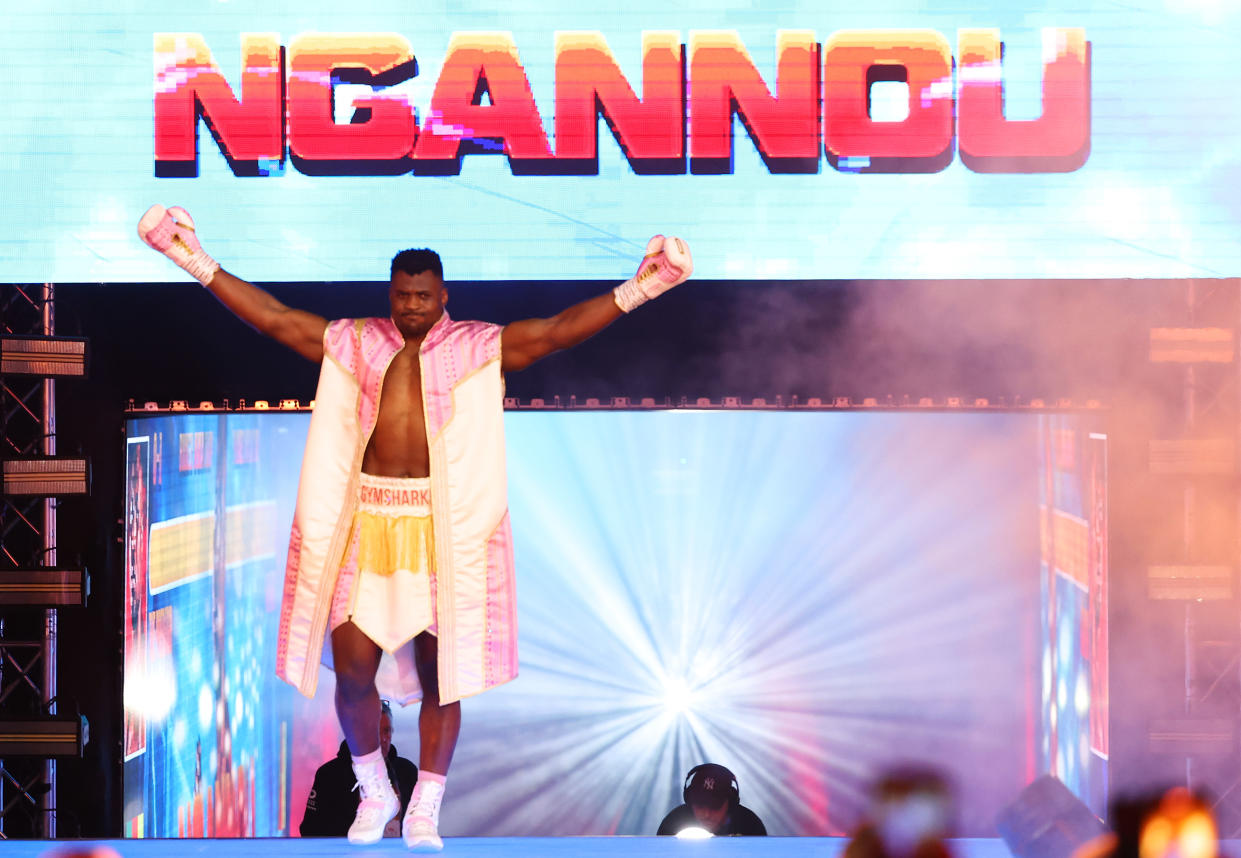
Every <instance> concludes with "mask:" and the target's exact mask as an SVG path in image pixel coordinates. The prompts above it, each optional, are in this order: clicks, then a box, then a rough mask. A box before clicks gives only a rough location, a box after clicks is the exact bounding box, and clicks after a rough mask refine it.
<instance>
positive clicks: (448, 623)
mask: <svg viewBox="0 0 1241 858" xmlns="http://www.w3.org/2000/svg"><path fill="white" fill-rule="evenodd" d="M501 330H502V329H501V328H500V327H499V326H498V325H492V324H488V323H484V322H454V321H452V320H451V319H449V317H448V314H447V313H445V314H444V315H443V316H442V317H441V318H440V319H439V321H437V322H436V323H435V325H434V326H432V328H431V330H430V331H429V332H428V333H427V336H426V339H424V340H423V342H422V346H421V348H420V350H419V359H420V363H421V367H422V395H423V403H424V415H425V418H426V423H427V439H428V446H429V448H430V457H431V516H432V523H433V525H432V526H433V527H434V530H435V568H436V581H437V586H436V605H435V618H436V622H437V624H438V633H439V683H440V699H441V700H442V702H444V703H451V702H452V701H454V700H459V699H461V698H462V697H469V696H470V695H473V694H478V693H479V692H481V691H485V690H487V689H488V688H491V687H493V686H496V685H499V684H501V683H503V682H507V681H508V680H510V679H512V678H513V677H514V676H516V675H517V611H516V600H515V592H514V579H513V548H512V534H511V531H510V527H509V516H508V498H507V493H508V489H507V483H506V476H505V462H504V379H503V376H502V374H501V372H500V333H501ZM404 346H405V340H404V338H403V337H402V335H401V333H400V331H398V330H397V327H396V324H395V323H394V322H393V321H392V320H391V319H340V320H337V321H334V322H332V323H330V324H329V325H328V328H327V331H326V332H325V334H324V338H323V350H324V357H323V365H322V368H321V369H320V373H319V386H318V389H317V391H316V393H315V407H314V413H313V414H312V416H311V420H310V430H309V433H308V435H307V438H306V453H305V457H304V458H303V460H302V473H301V479H300V482H299V485H298V490H297V506H296V510H295V512H294V515H293V531H292V534H291V536H290V538H289V557H288V564H287V566H286V570H285V582H284V600H283V604H282V606H281V613H280V637H279V641H278V644H277V654H276V672H277V674H278V675H279V676H280V677H281V678H282V679H284V680H285V681H286V682H288V683H290V684H291V685H293V686H295V687H296V688H297V689H298V690H299V691H301V692H302V693H303V694H304V695H306V696H307V697H312V696H314V693H315V687H316V685H317V682H318V667H319V662H320V659H321V658H322V657H324V656H325V655H326V656H330V652H331V647H330V641H329V639H328V631H329V630H328V628H327V625H328V615H329V611H330V609H331V602H332V594H333V591H334V589H335V585H336V579H337V574H338V572H339V569H340V566H341V562H342V559H344V558H345V555H346V549H347V545H346V542H347V540H348V536H349V530H350V523H351V521H352V518H353V513H354V510H355V507H356V505H357V498H358V480H359V475H360V473H361V470H362V456H363V454H364V453H365V451H366V445H367V442H368V441H369V440H370V437H371V432H372V431H373V430H374V428H375V422H376V418H377V416H378V412H379V396H380V390H381V386H382V384H383V379H384V374H385V373H386V372H387V369H388V366H389V365H390V364H391V362H392V359H393V357H395V356H396V354H397V352H399V351H400V350H401V349H402V348H403V347H404ZM412 649H413V647H411V646H408V645H405V646H401V647H399V648H397V650H396V651H395V652H394V653H393V654H394V655H395V656H396V659H397V671H396V672H397V679H396V680H395V682H396V685H397V687H396V688H395V689H394V688H381V692H386V693H388V694H389V696H391V697H392V698H393V699H395V700H398V701H400V702H402V703H408V702H409V701H411V700H415V699H417V698H418V697H420V696H421V693H422V691H421V688H420V687H419V685H418V679H417V674H416V673H415V672H414V669H413V658H412V652H411V651H412ZM325 663H329V662H328V661H326V660H325ZM390 673H391V672H390V671H386V670H385V669H382V668H381V671H380V681H381V684H383V683H384V678H385V676H390Z"/></svg>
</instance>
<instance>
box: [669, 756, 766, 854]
mask: <svg viewBox="0 0 1241 858" xmlns="http://www.w3.org/2000/svg"><path fill="white" fill-rule="evenodd" d="M682 797H683V798H684V799H685V804H682V805H678V806H677V807H674V808H673V809H672V810H671V811H670V812H669V813H668V815H667V816H665V817H664V821H663V822H661V823H659V830H658V831H656V832H655V833H656V834H679V833H680V832H681V831H683V830H684V829H686V828H701V829H704V830H705V831H707V832H709V833H711V834H714V835H715V836H717V837H727V836H730V835H745V834H749V835H765V834H767V828H766V827H765V826H764V825H763V821H762V820H761V819H759V818H758V815H757V814H756V813H755V812H754V811H752V810H750V809H749V808H748V807H745V806H743V805H742V804H741V793H740V791H739V790H738V788H737V778H736V776H735V775H734V774H733V773H732V772H730V771H729V770H728V769H726V768H724V767H723V766H718V765H716V764H715V763H704V764H703V765H701V766H694V767H693V768H692V769H690V770H689V773H688V774H687V775H686V776H685V788H684V789H683V790H682Z"/></svg>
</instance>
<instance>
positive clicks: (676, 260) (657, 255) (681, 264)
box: [612, 235, 694, 313]
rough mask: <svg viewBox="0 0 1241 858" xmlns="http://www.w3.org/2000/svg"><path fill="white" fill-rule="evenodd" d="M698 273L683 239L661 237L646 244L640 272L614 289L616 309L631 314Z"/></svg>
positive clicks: (639, 267) (656, 237)
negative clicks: (631, 311)
mask: <svg viewBox="0 0 1241 858" xmlns="http://www.w3.org/2000/svg"><path fill="white" fill-rule="evenodd" d="M693 273H694V262H693V260H692V259H691V258H690V255H689V245H688V244H687V243H686V242H685V241H684V240H682V239H679V238H665V237H664V236H662V235H657V236H655V237H654V238H652V239H651V240H650V241H648V242H647V243H646V256H644V257H643V258H642V262H641V263H640V264H639V265H638V273H637V274H635V275H633V276H632V277H630V278H629V279H628V280H626V281H625V282H624V283H622V284H621V285H619V286H617V287H616V288H615V289H613V290H612V296H613V298H614V299H615V300H616V306H618V307H620V308H621V309H622V310H623V311H625V312H626V313H628V312H629V311H630V310H632V309H634V308H635V307H637V306H640V305H641V304H645V303H646V302H647V301H649V300H651V299H652V298H655V297H658V296H659V295H662V294H663V293H665V292H667V291H668V290H669V289H671V288H672V287H673V286H676V285H677V284H678V283H684V282H685V281H686V280H688V279H689V276H690V275H691V274H693Z"/></svg>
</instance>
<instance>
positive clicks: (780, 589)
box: [125, 411, 1107, 837]
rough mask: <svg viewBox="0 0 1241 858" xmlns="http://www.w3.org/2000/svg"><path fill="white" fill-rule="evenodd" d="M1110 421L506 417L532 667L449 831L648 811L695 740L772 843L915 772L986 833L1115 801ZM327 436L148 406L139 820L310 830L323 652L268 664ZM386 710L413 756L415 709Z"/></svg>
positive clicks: (740, 415)
mask: <svg viewBox="0 0 1241 858" xmlns="http://www.w3.org/2000/svg"><path fill="white" fill-rule="evenodd" d="M1089 422H1090V421H1088V420H1086V419H1085V418H1084V417H1080V416H1074V415H1060V416H1056V417H1054V418H1049V417H1039V416H1038V415H1034V414H1013V413H1009V414H1004V413H981V412H971V413H939V414H937V413H911V412H886V413H863V412H793V411H772V412H759V411H652V412H623V411H598V412H590V411H583V412H530V411H526V412H520V411H518V412H509V413H508V414H507V415H506V428H507V435H508V470H509V495H510V500H511V512H512V522H513V533H514V540H515V543H516V560H517V567H518V605H519V625H520V663H521V673H520V676H519V677H518V678H517V680H515V681H514V682H512V683H510V684H508V685H506V686H503V687H500V688H498V689H495V690H492V691H490V692H487V693H485V694H482V695H480V696H478V697H475V698H470V699H468V700H466V701H465V702H464V704H463V707H464V708H463V712H464V727H463V731H462V736H461V742H460V745H459V747H458V751H457V755H456V758H455V760H454V763H453V770H452V791H451V794H450V795H451V800H450V801H447V802H446V804H445V806H444V818H443V823H444V825H443V830H444V831H445V832H447V833H449V834H453V835H576V834H651V833H653V832H654V830H655V828H656V826H657V825H658V823H659V820H660V819H661V818H662V816H663V815H664V813H666V812H667V811H668V810H669V809H670V808H671V807H673V806H674V805H675V804H678V803H679V802H680V798H679V792H680V781H681V778H682V777H683V775H684V773H685V771H687V770H688V769H689V768H690V767H691V766H692V765H695V764H697V763H699V762H703V761H705V760H712V761H716V762H721V763H724V764H726V765H728V766H729V767H730V768H732V770H733V771H734V772H735V773H736V774H737V776H738V779H739V782H740V786H741V796H742V801H743V803H744V804H746V805H747V806H748V807H751V808H752V809H754V810H755V811H756V812H757V813H758V814H759V815H760V817H762V818H763V820H764V821H765V823H766V824H767V827H768V828H769V829H770V830H771V831H772V832H773V833H777V834H798V835H820V834H840V833H844V832H845V831H847V830H848V829H849V828H850V827H851V826H852V825H853V824H855V823H856V821H857V820H858V818H859V815H860V814H861V813H862V812H863V811H864V809H865V806H866V789H867V785H868V783H869V782H870V780H871V778H873V777H874V776H875V775H876V774H877V773H879V772H881V771H882V770H883V769H884V768H885V767H887V766H890V765H892V764H895V763H899V762H909V761H913V762H918V763H923V764H928V765H932V766H936V767H938V768H941V769H942V770H944V771H945V772H946V773H947V774H948V776H949V777H950V778H951V780H952V781H953V782H954V783H955V786H956V791H957V797H958V803H959V813H958V816H959V825H960V830H961V833H963V834H967V835H975V836H982V835H992V834H993V833H994V830H993V828H992V821H993V819H994V816H995V813H996V811H997V810H998V809H999V808H1000V807H1001V806H1002V805H1003V804H1005V803H1007V802H1008V801H1011V800H1012V798H1013V796H1015V794H1016V793H1017V791H1018V790H1019V789H1020V788H1021V787H1022V786H1023V785H1024V784H1025V783H1027V782H1028V781H1029V780H1031V779H1032V778H1033V777H1035V776H1036V775H1038V774H1040V773H1042V772H1046V771H1050V772H1053V773H1056V774H1058V775H1060V776H1061V777H1063V778H1064V779H1065V780H1066V782H1068V783H1069V784H1070V786H1072V787H1073V788H1074V789H1075V791H1077V792H1078V794H1079V795H1081V796H1082V797H1083V799H1085V800H1087V801H1089V802H1090V803H1091V804H1092V805H1095V804H1096V803H1097V801H1098V800H1101V793H1100V792H1099V791H1098V785H1099V784H1101V783H1102V782H1103V781H1102V780H1101V774H1102V773H1103V772H1104V771H1105V760H1106V752H1107V748H1106V635H1105V634H1104V635H1102V636H1097V635H1096V636H1093V637H1092V636H1091V635H1090V633H1089V632H1088V631H1087V630H1088V629H1090V628H1091V625H1090V624H1089V623H1086V624H1082V622H1081V617H1082V616H1089V617H1093V618H1095V619H1100V618H1101V619H1102V620H1103V622H1104V626H1103V632H1104V633H1105V632H1106V625H1105V620H1106V615H1105V613H1104V614H1103V615H1102V616H1100V614H1099V613H1097V610H1096V608H1095V606H1096V605H1097V604H1098V597H1099V596H1100V595H1102V596H1103V598H1104V601H1103V605H1104V607H1105V604H1106V602H1105V587H1106V553H1105V552H1104V553H1102V554H1100V553H1099V552H1098V550H1097V546H1099V545H1105V536H1106V505H1105V493H1104V491H1103V487H1104V480H1103V475H1104V473H1105V471H1104V470H1103V469H1104V467H1105V458H1103V455H1102V454H1103V450H1104V445H1105V441H1104V439H1103V437H1102V436H1100V435H1097V434H1096V435H1090V434H1089V433H1088V432H1087V425H1088V424H1089ZM307 425H308V416H307V415H305V414H300V413H278V412H269V413H261V414H260V413H232V414H224V413H207V414H180V415H160V416H150V417H143V418H138V419H133V420H130V421H129V422H128V424H127V434H128V444H127V450H128V455H127V460H128V485H127V492H126V494H127V500H126V510H127V517H126V533H127V545H128V550H127V552H126V556H127V561H126V564H127V576H126V581H127V584H126V586H127V593H128V598H127V604H128V608H127V611H128V613H127V618H128V623H127V626H126V676H125V711H126V730H125V751H126V758H127V759H126V768H125V794H126V811H125V819H126V832H127V834H129V835H130V836H158V837H168V836H187V835H190V836H252V835H256V836H266V835H282V834H294V833H296V831H297V826H298V824H299V823H300V821H301V818H302V812H303V809H304V807H305V801H306V796H307V792H308V790H309V786H310V783H311V780H312V778H313V774H314V770H315V768H316V767H317V766H318V765H319V764H320V763H322V762H324V761H326V760H328V759H329V758H331V757H332V756H333V755H334V754H335V753H336V749H337V746H338V745H339V743H340V733H339V731H338V728H337V725H336V721H335V715H334V712H333V708H332V688H333V685H332V675H331V673H330V672H329V671H327V670H326V669H323V670H322V672H321V681H320V686H319V691H318V694H317V696H316V698H315V699H314V700H310V701H307V700H304V699H303V698H301V697H299V696H298V695H297V694H296V693H295V692H294V691H293V690H292V688H290V687H287V686H285V685H283V684H282V683H281V682H279V681H278V680H277V679H276V678H275V676H274V659H275V654H274V641H275V634H276V625H277V617H278V606H279V601H280V594H281V591H282V584H283V566H284V541H285V539H286V538H287V532H288V526H289V522H290V521H291V518H292V501H293V496H294V493H295V491H296V484H297V474H298V469H299V467H300V456H301V448H302V445H303V443H304V438H305V433H306V427H307ZM1053 519H1054V520H1056V521H1059V522H1060V524H1059V525H1058V526H1056V525H1048V522H1049V521H1051V520H1053ZM1049 528H1050V529H1049ZM1056 534H1058V536H1057V535H1056ZM1049 558H1050V560H1049ZM1092 581H1093V582H1095V583H1093V584H1092V583H1090V582H1092ZM1100 588H1103V590H1102V593H1101V592H1100ZM1091 594H1093V595H1091ZM1088 595H1091V597H1090V598H1087V596H1088ZM1092 611H1095V612H1094V613H1091V612H1092ZM1079 628H1081V629H1082V630H1083V632H1082V633H1083V634H1084V635H1085V637H1084V638H1079V636H1078V634H1079V633H1078V631H1077V630H1078V629H1079ZM1100 668H1101V669H1100ZM1081 677H1084V678H1081ZM1092 677H1093V678H1094V679H1093V680H1092ZM1100 679H1101V682H1102V684H1099V680H1100ZM1065 689H1067V690H1068V691H1069V692H1071V693H1068V694H1067V696H1062V695H1065V694H1066V691H1065ZM1057 700H1059V702H1058V703H1057ZM1040 701H1042V702H1040ZM1052 709H1056V710H1057V711H1056V712H1052ZM395 721H396V736H395V739H394V744H395V746H396V747H397V749H398V751H399V752H401V753H402V755H404V756H408V757H411V758H413V759H414V760H415V762H416V761H417V752H416V748H417V726H416V722H417V719H416V714H415V712H414V711H413V710H398V712H397V713H396V718H395ZM1100 724H1101V725H1102V730H1103V733H1102V735H1101V734H1100V733H1099V732H1098V731H1099V729H1100ZM1096 809H1097V810H1101V807H1097V808H1096Z"/></svg>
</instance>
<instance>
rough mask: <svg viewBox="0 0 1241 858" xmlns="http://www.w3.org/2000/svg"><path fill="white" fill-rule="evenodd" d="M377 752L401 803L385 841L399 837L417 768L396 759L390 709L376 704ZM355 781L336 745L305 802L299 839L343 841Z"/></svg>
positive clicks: (354, 804) (354, 805)
mask: <svg viewBox="0 0 1241 858" xmlns="http://www.w3.org/2000/svg"><path fill="white" fill-rule="evenodd" d="M380 707H381V710H380V713H379V749H380V750H381V751H382V752H383V757H384V762H385V763H386V764H387V768H388V779H389V780H390V781H392V786H393V787H394V788H395V789H396V793H397V795H398V796H399V797H400V799H401V809H400V810H399V811H398V812H397V814H396V816H395V817H393V818H392V819H391V820H389V822H388V828H387V829H386V830H385V832H384V836H385V837H399V836H400V834H401V819H402V816H403V814H404V813H405V808H406V806H407V805H408V804H409V796H410V794H411V793H413V791H414V784H415V783H417V781H418V767H417V766H415V765H414V764H413V763H411V762H410V761H409V760H407V759H405V758H404V757H400V756H397V753H396V748H395V747H394V746H393V745H392V705H391V704H390V703H388V701H387V700H383V701H380ZM357 781H358V779H357V778H356V777H355V776H354V773H353V758H352V757H351V756H350V754H349V745H348V744H347V743H345V742H341V743H340V750H339V751H337V753H336V757H335V758H334V759H331V760H328V761H327V762H326V763H324V764H323V765H321V766H319V770H318V771H316V772H315V782H314V785H313V786H312V787H311V788H310V795H309V796H308V797H307V798H306V813H305V815H304V816H303V817H302V824H301V826H299V828H298V831H299V832H300V833H301V835H302V837H344V836H345V834H346V833H347V832H348V831H349V826H350V825H352V824H353V818H354V816H355V815H356V814H357V811H358V802H359V801H360V798H359V794H358V790H357V789H356V787H357Z"/></svg>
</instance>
